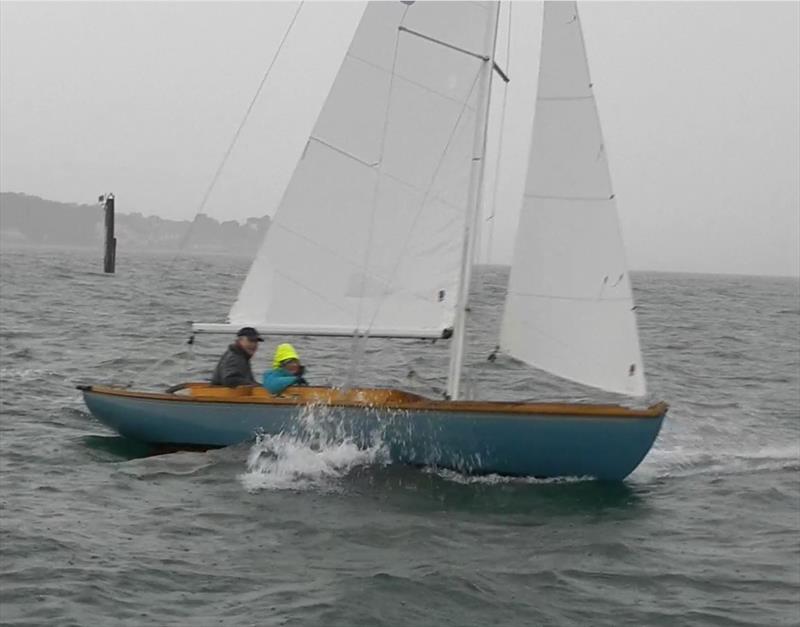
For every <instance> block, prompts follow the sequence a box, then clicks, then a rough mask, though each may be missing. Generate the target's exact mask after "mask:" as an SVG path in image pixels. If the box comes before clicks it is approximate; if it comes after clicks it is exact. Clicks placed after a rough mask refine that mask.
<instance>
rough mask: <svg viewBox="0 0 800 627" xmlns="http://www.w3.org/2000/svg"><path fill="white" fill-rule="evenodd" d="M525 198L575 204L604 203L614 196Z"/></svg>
mask: <svg viewBox="0 0 800 627" xmlns="http://www.w3.org/2000/svg"><path fill="white" fill-rule="evenodd" d="M523 196H524V197H525V198H536V199H538V200H569V201H576V202H582V201H586V202H606V201H608V200H613V199H614V194H611V195H610V196H546V195H544V194H523Z"/></svg>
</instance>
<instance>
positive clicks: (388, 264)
mask: <svg viewBox="0 0 800 627" xmlns="http://www.w3.org/2000/svg"><path fill="white" fill-rule="evenodd" d="M492 5H493V3H488V2H486V3H484V2H415V3H413V2H399V1H397V2H372V3H369V5H368V6H367V8H366V10H365V12H364V15H363V17H362V20H361V23H360V25H359V27H358V30H357V31H356V34H355V37H354V39H353V42H352V44H351V46H350V48H349V50H348V52H347V55H346V57H345V59H344V62H343V63H342V66H341V69H340V70H339V73H338V75H337V77H336V80H335V81H334V84H333V87H332V89H331V91H330V93H329V95H328V99H327V100H326V102H325V105H324V107H323V109H322V112H321V113H320V116H319V118H318V120H317V123H316V125H315V127H314V130H313V132H312V135H311V137H310V139H309V142H308V144H307V146H306V150H305V153H304V155H303V157H302V158H301V160H300V162H299V164H298V166H297V169H296V170H295V173H294V175H293V177H292V179H291V182H290V183H289V185H288V188H287V190H286V193H285V195H284V197H283V200H282V202H281V204H280V207H279V208H278V211H277V213H276V214H275V216H274V218H273V221H272V224H271V225H270V228H269V231H268V233H267V236H266V238H265V241H264V243H263V245H262V246H261V249H260V250H259V252H258V255H257V257H256V259H255V261H254V262H253V265H252V267H251V269H250V272H249V274H248V276H247V278H246V280H245V282H244V284H243V286H242V289H241V291H240V293H239V297H238V299H237V301H236V302H235V304H234V305H233V307H232V308H231V311H230V314H229V324H231V325H234V326H238V325H252V326H255V327H257V328H259V329H260V330H263V331H268V332H269V331H272V332H280V331H286V332H303V333H308V334H347V335H349V334H353V333H367V332H368V333H369V334H370V335H373V336H377V335H395V336H404V335H407V336H418V337H431V336H440V335H441V334H442V332H443V331H444V330H445V329H447V328H448V327H450V326H451V325H452V322H453V315H454V307H455V298H456V287H457V283H458V275H459V262H460V255H461V250H462V234H463V231H464V219H465V211H466V195H467V191H468V188H469V175H470V165H471V149H472V143H473V134H474V133H473V129H474V127H475V103H476V90H475V85H476V81H477V78H478V75H479V72H480V68H481V64H482V63H483V61H482V60H481V59H480V58H478V57H481V56H485V55H487V54H488V51H487V50H485V49H484V48H485V46H486V38H485V31H486V24H487V23H488V20H489V19H490V18H491V11H493V10H494V7H493V6H492ZM298 97H302V94H298Z"/></svg>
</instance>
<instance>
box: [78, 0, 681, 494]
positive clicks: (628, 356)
mask: <svg viewBox="0 0 800 627" xmlns="http://www.w3.org/2000/svg"><path fill="white" fill-rule="evenodd" d="M499 12H500V3H499V2H469V1H467V2H409V1H396V2H369V3H365V7H364V10H363V14H362V15H361V16H360V22H359V23H358V27H357V29H356V30H355V34H354V36H353V39H352V41H351V43H350V46H349V48H348V49H347V52H346V54H345V55H344V58H343V61H342V63H341V67H340V68H339V70H338V73H337V74H336V76H335V79H334V80H333V82H332V86H331V89H330V92H329V93H328V96H327V99H326V100H325V102H324V104H323V105H322V108H321V110H320V112H319V116H318V117H317V120H316V124H315V126H314V128H313V131H312V132H311V134H310V136H309V137H308V141H307V144H306V146H305V150H304V151H303V154H302V156H301V157H300V158H299V161H298V163H297V166H296V169H295V171H294V174H293V175H292V177H291V180H290V181H289V183H288V186H287V188H286V190H285V192H284V195H283V198H282V201H281V203H280V205H279V207H278V208H277V211H276V213H275V216H274V218H273V221H272V224H271V226H270V228H269V230H268V232H267V234H266V237H265V240H264V242H263V244H262V246H261V248H260V250H259V251H258V253H257V255H256V257H255V259H254V261H253V263H252V266H251V268H250V271H249V273H248V275H247V277H246V279H245V280H244V283H243V285H242V288H241V290H240V293H239V296H238V298H237V300H236V301H235V302H234V303H233V305H232V307H231V309H230V313H229V316H228V319H227V321H225V322H223V323H195V324H193V333H196V334H202V333H228V334H231V335H232V334H233V333H234V332H235V331H236V330H237V329H239V328H240V327H244V326H252V327H256V328H257V329H258V330H259V332H261V333H262V334H268V335H271V336H281V337H283V336H291V335H301V336H309V337H312V338H313V337H315V336H339V337H345V338H346V337H351V338H355V339H357V340H360V341H365V340H366V339H368V338H428V339H439V340H443V341H448V342H450V347H451V348H450V368H449V376H448V383H447V393H446V395H445V398H444V399H431V398H426V397H424V396H420V395H418V394H413V393H410V392H405V391H402V390H397V389H383V388H358V387H346V388H341V389H339V388H333V387H315V386H310V387H291V388H288V389H287V390H286V391H285V392H284V393H282V394H281V395H278V396H273V395H271V394H270V393H269V392H267V391H266V390H265V389H262V388H252V387H250V388H245V387H242V388H225V387H216V386H211V385H209V384H208V383H204V382H195V383H187V384H183V385H180V386H176V389H173V390H171V391H167V392H144V391H134V390H130V389H127V388H121V387H113V386H104V385H92V386H82V388H81V389H82V390H83V395H84V399H85V403H86V405H87V407H88V408H89V410H90V411H91V413H92V414H93V415H94V416H96V417H97V418H98V419H99V420H100V421H101V422H103V423H104V424H106V425H108V426H110V427H111V428H113V429H115V430H116V431H117V432H119V433H120V434H121V435H123V436H126V437H129V438H133V439H136V440H141V441H144V442H148V443H156V444H166V445H172V446H177V447H180V446H208V447H211V446H227V445H232V444H236V443H240V442H244V441H247V440H250V439H252V438H254V437H255V436H256V435H257V434H259V433H265V434H280V433H290V432H292V431H293V430H296V428H297V421H298V417H299V415H300V414H301V413H302V410H303V408H305V407H307V406H309V405H312V406H323V407H325V408H326V409H327V410H328V411H329V412H331V415H332V416H335V421H334V422H335V425H336V432H337V434H338V435H339V436H340V437H346V438H350V439H351V440H352V441H353V442H355V443H356V444H358V445H360V446H364V447H367V446H370V445H371V444H372V443H373V442H374V441H375V439H376V438H380V440H381V441H382V442H383V443H384V445H385V446H386V447H387V449H388V453H389V456H390V458H391V460H392V461H393V462H397V463H403V464H411V465H418V466H434V467H443V468H451V469H455V470H457V471H460V472H463V473H472V474H487V473H498V474H504V475H526V476H536V477H557V476H590V477H595V478H597V479H602V480H620V479H623V478H625V477H626V476H627V475H629V474H630V473H631V472H632V471H633V470H634V469H635V468H636V467H637V465H638V464H639V463H640V462H641V461H642V459H643V458H644V457H645V456H646V455H647V453H648V451H649V450H650V448H651V447H652V445H653V442H654V441H655V439H656V437H657V435H658V432H659V430H660V428H661V425H662V422H663V420H664V417H665V414H666V412H667V405H666V404H665V403H663V402H660V403H656V404H653V405H650V406H647V407H626V406H621V405H614V404H591V403H575V402H557V403H554V402H547V403H536V402H499V401H487V400H478V399H466V398H464V393H463V390H462V385H461V375H462V370H463V361H464V346H465V341H466V338H465V329H466V321H467V317H468V315H469V286H470V280H471V274H472V267H473V261H474V259H475V256H476V255H475V249H476V242H477V231H478V222H479V220H480V213H481V198H482V196H483V181H484V178H485V177H484V174H485V172H484V170H485V162H486V157H485V155H486V145H487V129H488V124H489V110H490V96H491V85H492V80H493V77H494V79H495V80H507V79H508V77H507V75H506V73H505V71H504V70H503V68H502V67H500V65H499V64H498V63H497V60H496V58H495V53H494V51H495V48H496V44H497V33H498V21H499V14H500V13H499ZM530 114H531V115H532V116H533V131H532V137H531V143H530V156H529V160H528V172H527V179H526V184H525V190H524V197H523V198H522V203H521V208H520V221H519V227H518V230H517V235H516V243H515V248H514V253H513V264H512V267H511V272H510V278H509V286H508V293H507V297H506V303H505V309H504V315H503V321H502V330H501V333H500V338H499V344H498V345H499V349H500V351H501V352H502V353H504V354H506V355H509V356H510V357H512V358H515V359H518V360H521V361H523V362H526V363H527V364H530V365H532V366H535V367H537V368H540V369H543V370H545V371H548V372H550V373H553V374H555V375H557V376H560V377H563V378H566V379H570V380H573V381H576V382H579V383H582V384H586V385H589V386H594V387H597V388H601V389H603V390H607V391H611V392H616V393H620V394H625V395H628V396H630V397H631V398H636V397H642V396H644V395H645V393H646V388H645V378H644V370H643V366H642V358H641V352H640V346H639V339H638V332H637V326H636V318H635V311H634V309H635V308H634V303H633V297H632V291H631V283H630V279H629V274H628V270H627V267H626V264H625V258H624V250H623V242H622V237H621V233H620V229H619V224H618V218H617V210H616V201H615V199H614V194H613V192H612V188H611V181H610V175H609V170H608V164H607V159H606V154H605V150H604V147H603V138H602V133H601V130H600V122H599V117H598V114H597V108H596V104H595V98H594V95H593V92H592V85H591V82H590V79H589V72H588V63H587V59H586V52H585V47H584V43H583V35H582V31H581V24H580V19H579V17H578V11H577V6H576V4H575V3H574V2H545V3H544V15H543V30H542V40H541V58H540V63H539V74H538V92H537V100H536V106H535V111H531V112H530ZM298 259H301V260H303V263H298V262H297V260H298ZM178 388H179V389H178Z"/></svg>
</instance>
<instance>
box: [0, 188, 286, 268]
mask: <svg viewBox="0 0 800 627" xmlns="http://www.w3.org/2000/svg"><path fill="white" fill-rule="evenodd" d="M115 222H116V224H115V227H116V229H115V230H116V236H117V246H118V248H124V249H130V250H175V249H177V248H178V247H179V246H180V245H181V244H182V243H184V239H185V240H186V241H185V243H184V245H185V247H186V249H187V250H198V251H213V252H231V253H237V254H252V253H253V252H255V250H256V249H257V248H258V246H259V244H260V243H261V242H262V241H263V239H264V234H265V233H266V230H267V228H268V227H269V222H270V219H269V216H264V217H262V218H248V219H247V221H246V222H245V223H244V224H240V223H239V222H237V221H236V220H227V221H225V222H221V223H220V222H218V221H217V220H215V219H213V218H211V217H209V216H207V215H205V214H202V213H201V214H199V215H198V216H197V217H196V218H195V220H194V222H193V223H192V222H191V221H188V220H166V219H164V218H160V217H158V216H144V215H142V214H141V213H130V214H126V213H117V214H116V220H115ZM103 234H104V227H103V207H102V206H101V205H99V204H97V205H77V204H71V203H63V202H55V201H52V200H45V199H43V198H39V197H37V196H29V195H27V194H18V193H13V192H2V193H0V242H2V243H5V244H19V245H33V246H37V245H38V246H41V245H45V246H46V245H51V246H53V245H56V246H85V247H94V246H99V245H101V244H102V241H103ZM187 235H188V237H187Z"/></svg>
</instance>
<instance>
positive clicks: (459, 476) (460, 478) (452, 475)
mask: <svg viewBox="0 0 800 627" xmlns="http://www.w3.org/2000/svg"><path fill="white" fill-rule="evenodd" d="M422 471H423V472H425V473H429V474H433V475H436V476H437V477H439V478H441V479H444V480H445V481H451V482H453V483H460V484H461V485H476V484H477V485H499V484H518V485H538V484H542V485H545V484H553V483H583V482H586V481H596V479H595V478H594V477H589V476H583V477H547V478H538V477H510V476H507V475H497V474H488V475H465V474H463V473H460V472H458V471H455V470H449V469H447V468H432V467H426V468H423V469H422Z"/></svg>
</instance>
